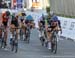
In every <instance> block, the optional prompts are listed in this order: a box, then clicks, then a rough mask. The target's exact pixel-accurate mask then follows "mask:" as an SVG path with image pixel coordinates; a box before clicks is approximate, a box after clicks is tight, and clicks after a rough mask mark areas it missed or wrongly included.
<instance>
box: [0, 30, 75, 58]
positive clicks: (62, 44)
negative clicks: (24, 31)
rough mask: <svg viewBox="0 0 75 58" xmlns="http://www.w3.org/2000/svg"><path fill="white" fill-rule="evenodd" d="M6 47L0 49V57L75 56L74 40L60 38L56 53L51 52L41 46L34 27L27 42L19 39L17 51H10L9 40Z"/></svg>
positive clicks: (60, 57)
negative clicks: (5, 48)
mask: <svg viewBox="0 0 75 58" xmlns="http://www.w3.org/2000/svg"><path fill="white" fill-rule="evenodd" d="M7 48H8V50H4V49H0V58H75V42H73V41H71V40H66V39H64V38H60V40H59V41H58V50H57V54H53V53H51V52H50V51H49V50H48V49H47V48H46V47H43V46H41V43H40V40H39V37H38V31H37V30H36V29H34V30H32V32H31V37H30V43H29V44H27V43H26V42H24V41H19V48H18V53H14V52H11V50H10V45H9V40H8V46H7Z"/></svg>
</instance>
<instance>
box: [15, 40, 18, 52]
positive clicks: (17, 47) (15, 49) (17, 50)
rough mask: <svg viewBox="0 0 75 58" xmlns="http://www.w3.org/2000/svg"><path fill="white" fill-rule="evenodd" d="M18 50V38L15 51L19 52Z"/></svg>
mask: <svg viewBox="0 0 75 58" xmlns="http://www.w3.org/2000/svg"><path fill="white" fill-rule="evenodd" d="M17 51H18V41H17V40H16V41H15V53H17Z"/></svg>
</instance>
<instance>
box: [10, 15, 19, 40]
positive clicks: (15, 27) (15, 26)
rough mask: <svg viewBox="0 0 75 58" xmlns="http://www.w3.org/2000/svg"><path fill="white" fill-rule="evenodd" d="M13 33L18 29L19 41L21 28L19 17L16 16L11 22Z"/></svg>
mask: <svg viewBox="0 0 75 58" xmlns="http://www.w3.org/2000/svg"><path fill="white" fill-rule="evenodd" d="M10 27H11V32H12V33H13V32H14V29H16V33H17V39H18V27H19V23H18V16H15V17H13V18H12V20H11V26H10Z"/></svg>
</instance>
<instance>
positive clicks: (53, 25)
mask: <svg viewBox="0 0 75 58" xmlns="http://www.w3.org/2000/svg"><path fill="white" fill-rule="evenodd" d="M51 16H52V17H51V20H50V21H49V25H50V26H49V27H48V28H47V31H48V33H47V38H48V49H51V36H52V33H51V32H52V31H53V30H57V31H58V30H61V23H60V20H58V17H57V16H56V15H55V14H54V13H52V14H51Z"/></svg>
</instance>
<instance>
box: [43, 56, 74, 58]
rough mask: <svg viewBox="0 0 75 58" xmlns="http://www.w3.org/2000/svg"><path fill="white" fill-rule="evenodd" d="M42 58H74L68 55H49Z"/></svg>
mask: <svg viewBox="0 0 75 58" xmlns="http://www.w3.org/2000/svg"><path fill="white" fill-rule="evenodd" d="M43 57H44V58H50V57H58V58H60V57H61V58H64V57H65V58H75V56H70V55H65V56H63V55H62V56H54V55H51V56H43Z"/></svg>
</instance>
